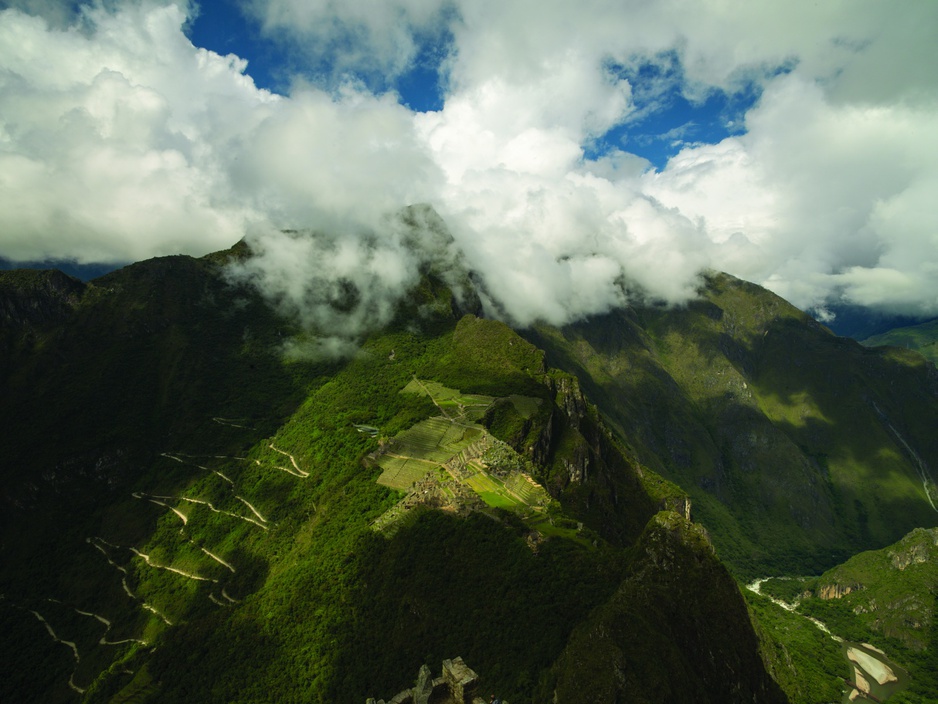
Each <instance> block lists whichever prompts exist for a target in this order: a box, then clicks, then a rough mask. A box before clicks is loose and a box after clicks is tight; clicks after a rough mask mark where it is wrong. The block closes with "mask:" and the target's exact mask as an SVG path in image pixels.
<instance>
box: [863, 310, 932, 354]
mask: <svg viewBox="0 0 938 704" xmlns="http://www.w3.org/2000/svg"><path fill="white" fill-rule="evenodd" d="M862 344H863V345H866V346H867V347H886V346H888V347H904V348H906V349H910V350H915V351H916V352H918V353H919V354H920V355H922V356H923V357H924V358H925V359H927V360H928V361H930V362H931V363H932V364H938V320H930V321H928V322H925V323H921V324H919V325H911V326H908V327H897V328H893V329H891V330H888V331H886V332H883V333H880V334H879V335H873V336H872V337H868V338H866V339H865V340H862Z"/></svg>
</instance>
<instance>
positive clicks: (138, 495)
mask: <svg viewBox="0 0 938 704" xmlns="http://www.w3.org/2000/svg"><path fill="white" fill-rule="evenodd" d="M132 495H133V497H134V498H135V499H143V500H146V501H150V502H151V503H154V504H159V505H160V506H165V507H166V508H168V509H170V510H171V511H172V512H173V513H175V514H176V515H177V516H179V517H180V518H182V522H183V524H187V523H188V520H189V519H188V516H186V517H185V518H183V515H184V514H183V513H182V512H181V511H178V510H177V509H175V508H173V507H172V506H170V505H169V504H166V503H163V502H162V501H160V499H170V500H173V501H187V502H189V503H191V504H200V505H202V506H207V507H208V509H209V510H210V511H214V512H215V513H220V514H222V515H225V516H231V517H232V518H237V519H238V520H240V521H246V522H247V523H252V524H254V525H255V526H257V527H258V528H263V529H264V530H267V526H266V525H264V523H266V519H265V518H264V517H263V516H262V515H261V514H260V512H258V510H257V509H255V508H254V507H253V506H251V504H249V503H248V502H247V501H245V500H244V499H241V497H240V496H236V497H235V498H236V499H241V501H242V502H243V503H245V504H246V505H247V507H248V508H249V509H251V511H253V512H254V515H255V516H257V517H258V518H259V519H260V520H261V521H264V523H260V522H258V521H256V520H254V519H253V518H249V517H248V516H240V515H238V514H237V513H232V512H231V511H225V510H224V509H220V508H215V506H214V504H212V502H211V501H205V500H204V499H193V498H192V497H189V496H166V495H164V494H144V493H142V492H139V491H135V492H134V493H133V494H132Z"/></svg>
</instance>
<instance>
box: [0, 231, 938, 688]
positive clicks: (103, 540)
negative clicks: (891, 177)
mask: <svg viewBox="0 0 938 704" xmlns="http://www.w3.org/2000/svg"><path fill="white" fill-rule="evenodd" d="M244 256H249V253H248V252H247V251H246V249H245V248H244V246H243V245H241V246H238V247H236V248H234V249H233V250H231V251H229V252H224V253H218V254H216V255H211V256H209V257H206V258H203V259H200V260H195V259H191V258H188V257H170V258H163V259H158V260H152V261H149V262H143V263H140V264H136V265H133V266H130V267H127V268H125V269H122V270H120V271H116V272H113V273H111V274H108V275H106V276H104V277H101V278H100V279H97V280H95V281H93V282H91V283H90V284H82V283H81V282H78V281H76V280H73V279H70V278H68V277H65V276H64V275H61V274H56V273H49V272H39V273H35V272H32V273H30V272H0V318H2V320H3V323H4V324H3V326H0V352H2V356H0V392H2V398H3V402H2V403H0V423H2V426H3V427H4V429H5V432H4V433H3V435H2V436H0V452H2V453H3V456H4V458H5V461H4V463H3V465H2V470H0V472H2V475H0V480H2V484H0V486H2V489H0V492H2V493H0V501H2V506H3V509H4V510H3V511H2V512H0V565H2V568H0V594H2V597H0V625H2V626H3V627H4V629H5V633H7V634H10V635H11V636H12V637H8V638H5V639H4V640H3V641H2V643H0V662H3V663H4V670H5V671H4V676H3V677H0V699H2V700H3V701H7V700H9V701H22V702H29V701H42V702H75V701H77V700H79V699H81V700H82V701H86V702H156V701H159V702H173V701H200V702H201V701H204V702H209V701H218V702H239V701H241V702H248V701H252V702H254V701H313V702H315V701H363V700H364V698H365V697H367V696H376V697H388V696H390V695H392V694H393V693H395V692H397V691H399V690H400V689H402V688H404V687H406V686H408V684H409V683H410V682H411V680H412V677H413V674H414V673H415V672H416V671H417V669H418V668H419V666H420V665H421V664H424V663H426V664H429V665H430V666H431V667H432V668H433V669H434V670H436V668H437V667H438V665H439V661H440V660H441V659H442V658H446V657H455V656H457V655H461V656H462V657H463V658H465V660H466V662H467V663H468V664H469V665H470V666H471V667H473V668H475V669H476V670H477V671H478V672H479V673H480V675H481V677H482V681H483V687H484V689H485V691H486V692H494V693H497V694H498V695H499V696H501V697H504V698H507V699H508V700H510V701H513V702H524V701H531V702H540V701H549V700H551V699H552V698H553V697H554V694H555V693H556V694H557V696H558V697H559V701H584V700H589V701H612V699H610V697H615V696H620V695H623V692H625V691H626V690H625V689H623V688H622V683H623V682H625V683H627V688H626V689H628V691H629V697H631V698H630V699H629V701H641V700H642V699H641V697H644V698H645V699H646V700H648V701H663V700H666V699H667V700H670V701H681V700H685V701H708V700H709V701H731V700H734V698H735V699H736V700H746V701H751V700H754V701H767V702H769V701H772V702H774V701H783V700H784V696H783V694H782V691H781V690H780V689H779V688H778V686H777V685H781V688H782V690H784V695H787V696H788V698H789V699H790V700H791V701H793V702H809V701H820V700H822V699H823V700H826V699H827V698H836V697H835V693H836V692H839V689H838V684H837V683H838V677H840V676H841V674H842V672H843V670H844V667H845V661H844V660H843V658H842V657H840V656H839V655H838V654H837V653H836V652H834V651H833V650H832V649H831V646H830V643H828V642H826V641H824V639H823V638H822V639H819V638H818V635H817V633H819V632H817V631H816V629H814V630H813V631H812V630H811V629H812V628H813V626H811V627H809V628H805V627H804V624H805V623H808V622H806V621H805V620H804V619H803V618H802V617H801V616H798V615H796V614H788V613H787V612H783V611H781V610H780V609H778V608H777V607H775V606H774V605H772V604H771V603H770V602H768V601H767V600H765V599H761V598H759V597H757V596H754V595H748V596H747V600H748V609H749V615H747V606H746V603H747V602H746V601H744V600H743V598H742V597H741V595H740V590H739V588H738V586H737V584H736V583H735V581H734V580H733V579H732V578H730V576H729V574H728V573H727V571H726V569H725V568H724V567H723V566H722V564H721V563H720V559H724V558H728V559H727V563H728V565H729V566H730V567H731V568H732V569H733V570H734V571H735V574H736V575H737V577H749V576H754V575H761V574H766V573H773V572H774V573H776V574H780V573H783V572H786V571H789V572H791V573H797V574H806V573H811V572H815V573H816V572H820V571H821V569H822V568H826V567H828V566H830V565H831V564H832V563H833V561H835V560H837V559H839V558H840V556H846V555H847V554H850V553H852V552H855V551H856V549H857V548H858V547H872V546H879V545H881V544H885V542H886V541H887V540H888V539H890V537H891V536H894V535H895V534H896V531H898V530H900V529H901V528H902V527H903V526H909V527H914V526H915V525H933V524H934V523H935V522H936V521H935V518H936V517H938V513H935V512H934V511H932V510H931V508H930V506H928V504H927V501H925V500H924V499H923V496H922V491H921V487H922V482H921V480H920V478H919V475H918V473H917V470H916V468H915V467H914V466H913V463H912V457H913V456H914V455H918V456H919V457H920V458H924V461H925V462H926V463H932V464H933V463H934V462H933V458H934V457H935V452H936V446H935V443H936V442H938V441H936V440H935V439H934V438H933V437H931V435H929V433H928V429H929V428H932V427H933V420H934V418H935V408H934V406H935V394H934V390H933V388H932V387H933V385H934V380H933V379H932V377H931V376H929V374H930V372H929V368H928V367H925V366H924V365H923V364H922V363H921V360H920V358H918V357H915V356H913V355H904V354H903V353H901V352H900V351H893V352H889V353H888V354H886V355H884V354H881V353H878V352H866V351H863V350H862V348H860V347H858V346H856V345H852V343H846V342H844V341H838V340H836V339H835V338H831V337H830V336H829V335H828V334H827V333H825V332H824V331H823V330H821V329H820V328H819V327H818V326H814V325H812V324H811V323H810V321H807V320H805V319H804V318H803V317H802V316H801V315H800V314H799V313H797V312H796V311H794V309H790V308H788V307H786V306H785V305H784V304H783V303H781V302H779V301H778V300H777V299H774V298H771V297H769V296H768V294H765V293H764V292H761V291H759V290H755V289H754V288H752V287H747V286H745V285H743V284H741V283H739V282H734V281H732V280H729V279H724V278H720V277H717V278H715V279H713V280H712V281H711V282H710V287H709V288H708V290H707V292H706V294H705V298H704V299H703V300H701V301H700V302H697V303H694V304H692V305H691V306H689V307H688V308H687V309H685V310H679V311H664V310H659V309H656V308H635V309H629V310H626V311H620V312H617V313H614V314H611V315H610V316H607V317H605V318H601V319H597V320H594V321H587V322H585V323H582V324H579V325H574V326H570V327H568V328H565V329H564V330H556V329H552V328H548V327H543V328H538V329H537V330H535V331H528V333H527V337H528V339H529V341H525V340H524V339H522V338H521V337H519V336H518V334H517V333H516V332H515V331H513V330H511V329H510V328H509V327H508V326H506V325H504V324H502V323H499V322H495V321H491V320H486V319H483V318H479V317H476V316H475V315H472V314H471V313H472V312H473V311H474V312H478V310H477V305H475V304H473V301H472V296H471V295H467V296H465V297H464V299H465V300H463V301H462V302H459V301H457V300H456V299H455V297H454V296H453V295H452V292H451V291H450V289H449V288H448V287H447V286H446V285H445V284H444V283H443V282H442V281H441V279H439V278H437V277H436V276H435V274H434V272H432V271H429V270H428V271H427V272H425V274H426V275H425V276H424V278H423V279H422V280H421V282H420V284H419V285H418V286H417V288H416V289H415V290H414V291H413V292H412V293H411V295H410V296H409V298H408V299H407V301H406V302H404V303H402V304H401V306H400V309H399V311H398V315H397V317H396V318H395V319H394V321H393V322H392V323H391V324H390V326H388V327H387V328H386V329H384V330H382V331H378V332H376V333H374V334H372V335H370V336H368V337H367V338H364V339H362V340H361V345H360V349H359V351H358V353H357V354H356V355H354V356H353V357H352V358H350V359H344V360H338V361H323V360H318V361H317V360H312V359H304V358H303V357H302V356H299V357H297V356H295V355H294V356H290V357H286V356H284V355H283V354H282V352H283V350H284V349H285V345H286V344H287V343H288V342H289V341H291V340H294V341H295V340H302V339H304V338H305V337H309V336H310V335H312V334H313V332H314V331H310V330H304V329H301V328H300V327H299V326H298V325H297V323H296V322H294V321H292V320H289V319H286V318H284V317H282V316H280V315H278V314H277V313H275V312H274V311H273V310H272V309H271V308H270V307H269V306H268V305H267V304H266V303H265V302H264V301H263V300H262V299H261V297H260V296H259V294H258V293H257V292H256V291H254V290H253V289H251V288H248V287H244V286H235V285H232V284H231V283H229V282H228V281H227V279H226V277H225V276H224V266H225V263H226V261H228V260H230V259H231V258H240V257H244ZM467 311H468V312H469V313H470V314H468V315H467V314H465V313H466V312H467ZM530 341H534V342H536V344H532V343H531V342H530ZM542 348H543V349H545V350H546V354H545V352H544V351H542ZM808 360H811V361H810V363H809V361H808ZM564 370H566V371H564ZM415 379H420V380H426V381H428V382H430V383H434V384H436V385H437V386H434V388H443V387H444V386H445V387H448V389H449V390H452V393H457V390H458V393H460V394H464V395H465V394H483V395H485V396H486V397H491V403H490V405H488V404H489V402H488V401H486V403H484V404H483V403H481V402H479V409H478V412H477V413H476V414H475V415H474V416H473V420H475V419H476V416H478V420H479V422H481V423H482V425H484V426H485V427H486V429H487V432H489V433H491V434H492V435H493V436H494V437H496V438H498V439H500V440H502V441H504V442H505V443H507V445H508V446H509V447H510V448H511V449H509V447H506V446H503V445H499V446H497V448H498V449H497V450H493V451H492V452H490V454H489V455H488V456H487V458H488V460H489V461H491V462H493V463H494V464H499V463H501V464H502V465H504V466H505V467H506V468H507V469H506V471H508V470H513V471H519V470H521V469H523V470H524V471H526V472H528V473H530V474H531V475H532V476H533V478H534V479H535V480H536V481H537V482H539V483H540V484H541V485H542V486H543V487H544V488H545V489H546V490H547V491H548V492H549V493H550V495H551V497H553V500H552V501H551V502H550V505H549V507H548V508H547V510H546V512H545V513H544V515H541V516H539V517H538V520H537V521H534V520H529V517H526V516H523V515H521V514H520V513H512V512H510V511H505V510H501V509H499V508H494V507H492V506H489V507H486V506H485V505H484V503H482V502H479V506H478V507H475V508H474V509H473V512H472V513H470V514H469V515H468V517H457V516H455V515H450V514H446V513H443V512H440V511H435V510H429V509H420V508H418V509H416V510H413V511H411V512H409V513H408V514H407V516H406V518H404V519H403V520H402V521H400V523H399V524H397V525H396V526H395V530H394V531H389V532H387V533H381V532H378V531H376V530H373V529H372V524H373V523H374V521H375V520H376V519H377V518H378V517H379V516H381V515H382V514H383V513H384V512H385V511H387V510H388V509H389V508H390V507H392V506H394V505H395V504H396V503H397V502H398V501H399V500H400V499H401V498H402V493H401V492H398V491H394V490H391V489H388V488H386V487H382V486H380V485H379V484H377V483H376V481H375V480H376V478H377V477H378V475H379V474H380V473H381V469H380V467H377V466H375V464H374V463H373V462H371V461H369V460H368V457H369V456H371V455H373V453H375V452H376V451H377V450H379V448H380V447H382V444H383V443H387V442H388V441H389V439H390V438H393V437H395V436H397V435H398V434H399V433H401V432H402V431H407V430H408V429H410V428H412V427H413V426H415V424H418V423H420V422H422V421H425V420H426V419H428V418H431V417H432V416H435V415H437V414H438V413H439V412H440V408H438V406H437V405H436V404H435V403H434V400H433V399H432V398H431V397H430V396H428V395H424V394H421V393H411V392H408V393H402V390H403V389H404V388H405V387H408V386H410V387H411V391H412V390H413V384H414V383H415V382H414V380H415ZM421 383H422V382H421ZM900 400H901V401H902V403H901V404H900ZM593 401H595V402H596V403H597V404H598V406H597V405H593V403H592V402H593ZM930 424H931V425H930ZM368 429H371V431H369V432H363V430H368ZM375 429H376V430H377V432H373V431H374V430H375ZM50 440H51V441H50ZM903 443H905V444H903ZM911 448H914V449H911ZM662 475H665V476H666V477H668V479H665V478H663V477H662ZM678 485H680V487H679V486H678ZM683 488H687V490H688V492H689V493H690V494H691V495H692V497H693V498H694V508H693V513H694V516H693V517H694V518H695V519H700V520H701V521H702V523H703V524H704V525H706V528H707V531H708V532H709V536H710V537H708V536H707V533H706V532H705V531H704V530H703V529H702V528H701V527H700V526H698V525H696V524H693V523H690V522H689V521H688V520H687V519H686V518H685V515H686V514H687V513H689V511H690V504H689V502H688V501H687V496H686V494H685V492H684V491H683ZM539 491H543V490H540V489H539ZM794 495H797V497H798V499H797V500H793V499H792V496H794ZM662 510H666V512H664V513H659V512H661V511H662ZM675 511H676V513H674V512H675ZM710 538H712V539H713V543H714V544H715V545H716V548H717V549H716V550H715V549H714V548H713V547H712V545H711V543H710ZM717 555H719V558H720V559H718V557H717ZM910 569H911V568H910ZM906 573H907V574H908V575H912V574H913V572H911V571H908V570H907V571H906V572H905V573H904V574H906ZM820 583H821V582H818V584H820ZM923 584H924V583H922V584H919V583H918V582H915V583H914V584H913V583H909V584H908V585H905V586H904V587H903V589H906V590H907V591H908V590H917V589H920V588H925V587H923ZM929 584H930V583H929ZM791 585H792V586H789V583H788V582H785V581H778V582H777V583H775V584H766V585H765V587H766V592H767V593H778V594H781V593H782V592H784V593H785V595H787V596H791V594H789V593H788V592H794V591H796V590H801V591H803V590H805V589H811V588H813V583H808V584H806V583H797V585H798V586H797V587H795V586H794V585H795V583H794V582H791ZM928 588H929V589H933V587H928ZM786 590H787V591H786ZM929 593H932V592H929ZM845 599H846V598H845ZM811 601H814V600H811ZM818 603H819V604H820V602H818ZM847 603H848V602H847V601H846V600H842V601H841V602H838V604H847ZM851 603H852V602H851ZM807 608H809V609H810V608H815V609H818V610H819V611H818V613H819V614H820V613H821V612H822V611H823V610H825V609H826V610H827V611H828V612H830V613H827V612H825V613H824V614H822V616H823V617H824V618H829V619H830V620H831V621H832V627H833V625H836V626H837V627H842V628H843V629H844V634H845V635H846V634H849V635H850V636H851V637H852V636H853V635H856V636H858V637H859V636H861V635H863V634H864V633H869V632H872V631H875V630H876V623H874V622H873V621H870V620H869V619H865V617H861V616H858V615H857V614H853V616H851V615H850V614H848V613H846V611H845V610H844V609H845V608H846V607H843V606H838V605H837V604H834V603H833V602H824V603H823V604H820V605H816V606H808V607H807ZM838 609H839V610H840V611H837V610H838ZM835 611H837V613H834V612H835ZM840 612H843V613H840ZM851 613H852V612H851ZM750 620H751V621H750ZM929 623H930V622H929ZM929 628H930V626H929ZM932 633H933V631H932V630H925V631H922V634H924V636H923V637H924V640H921V643H920V645H921V644H922V643H924V645H923V647H921V648H919V647H918V646H916V647H912V646H910V645H909V644H908V643H907V642H905V641H904V642H905V645H904V646H902V647H906V649H907V652H906V651H902V653H901V654H902V656H903V657H904V658H905V660H903V663H912V664H911V665H910V668H912V669H914V670H916V671H917V672H918V671H920V672H927V668H928V667H929V666H928V664H927V659H928V657H931V656H930V655H929V654H930V653H934V652H935V647H934V644H933V636H932V635H931V634H932ZM865 637H870V638H872V639H873V640H874V642H883V643H886V644H887V649H894V648H896V647H897V646H896V645H895V643H894V642H893V640H890V639H895V638H898V636H896V635H895V633H892V632H890V633H886V632H885V631H883V635H882V637H883V638H884V639H885V640H882V641H877V640H876V637H877V636H876V635H875V633H874V635H873V636H865ZM72 645H74V648H73V647H72ZM760 652H761V658H760V657H759V654H760ZM705 653H710V655H705ZM79 655H80V657H78V656H79ZM916 658H919V659H920V660H921V661H922V663H924V664H915V663H917V662H918V661H917V660H916ZM763 663H765V664H763ZM766 670H767V671H768V672H769V673H770V674H771V676H772V677H773V678H774V680H775V681H774V682H773V681H772V679H770V678H769V677H768V676H767V675H766ZM615 673H619V675H621V676H622V677H623V678H624V679H622V678H620V679H616V677H617V676H618V675H616V674H615ZM928 677H929V675H927V674H925V675H923V676H922V677H921V678H919V681H918V684H917V685H916V686H917V687H918V689H915V688H914V687H913V689H912V690H910V693H909V694H907V695H903V696H906V697H907V699H906V701H919V700H916V699H914V698H908V697H914V696H919V695H921V692H923V691H925V690H924V689H923V688H926V687H928V686H930V684H929V683H930V680H929V679H928ZM70 683H71V685H70ZM776 683H777V684H776ZM79 689H80V690H84V692H83V693H81V694H79V692H78V691H77V690H79ZM636 691H637V692H638V693H635V692H636ZM584 697H585V699H584Z"/></svg>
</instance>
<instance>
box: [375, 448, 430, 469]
mask: <svg viewBox="0 0 938 704" xmlns="http://www.w3.org/2000/svg"><path fill="white" fill-rule="evenodd" d="M384 456H385V457H393V458H394V459H398V460H409V461H410V462H424V463H426V464H432V465H433V466H434V467H443V466H444V465H443V463H442V462H436V461H434V460H425V459H424V458H423V457H409V456H407V455H397V454H395V453H393V452H385V453H384Z"/></svg>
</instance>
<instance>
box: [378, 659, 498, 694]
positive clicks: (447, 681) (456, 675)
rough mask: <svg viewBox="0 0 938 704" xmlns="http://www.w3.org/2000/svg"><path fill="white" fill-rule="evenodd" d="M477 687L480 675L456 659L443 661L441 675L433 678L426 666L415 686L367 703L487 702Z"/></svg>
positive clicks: (421, 669)
mask: <svg viewBox="0 0 938 704" xmlns="http://www.w3.org/2000/svg"><path fill="white" fill-rule="evenodd" d="M478 690H479V677H478V675H476V673H475V672H474V671H473V670H472V668H470V667H469V666H468V665H466V663H464V662H463V659H462V658H455V659H453V660H444V661H443V674H442V676H441V677H437V678H433V676H432V675H431V673H430V668H429V667H427V666H426V665H423V666H422V667H421V668H420V674H419V675H418V676H417V684H416V685H415V686H414V687H413V688H411V689H405V690H404V691H403V692H398V694H397V695H395V696H394V697H392V698H391V699H389V700H388V701H387V702H385V700H384V699H378V700H375V699H368V700H367V702H366V703H365V704H485V701H484V700H483V699H482V697H480V696H478V695H479V691H478ZM505 704H508V702H505Z"/></svg>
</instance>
